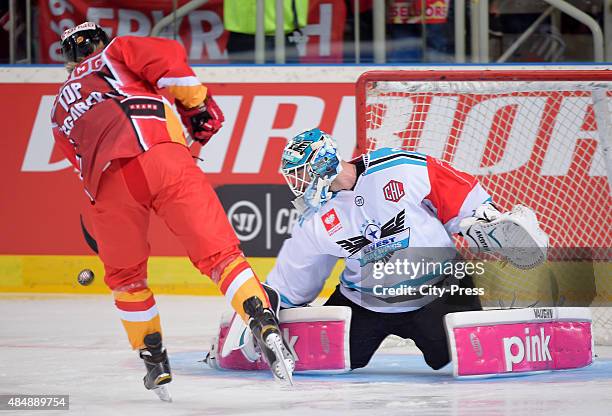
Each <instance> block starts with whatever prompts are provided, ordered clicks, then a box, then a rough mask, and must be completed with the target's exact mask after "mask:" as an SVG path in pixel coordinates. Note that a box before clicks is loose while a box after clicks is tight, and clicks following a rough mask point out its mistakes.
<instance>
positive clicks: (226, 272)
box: [217, 256, 270, 322]
mask: <svg viewBox="0 0 612 416" xmlns="http://www.w3.org/2000/svg"><path fill="white" fill-rule="evenodd" d="M217 285H218V286H219V289H220V290H221V293H223V295H224V296H225V298H226V299H227V300H228V301H229V302H230V304H231V305H232V308H233V309H234V310H235V311H236V313H238V315H240V317H242V319H243V320H244V321H245V322H246V321H248V319H249V316H248V315H247V314H246V312H245V311H244V308H243V306H242V305H243V303H244V301H245V300H247V299H248V298H250V297H252V296H257V297H258V298H259V299H261V302H262V303H263V306H264V308H269V307H270V300H269V299H268V295H266V292H265V291H264V289H263V287H262V286H261V283H260V282H259V279H257V277H256V276H255V273H254V272H253V269H251V266H250V265H249V263H248V262H247V261H246V259H245V258H244V257H242V256H239V257H236V258H235V259H233V260H232V261H231V262H229V263H228V264H227V265H226V266H225V267H224V268H223V271H222V272H221V274H220V278H219V281H218V282H217Z"/></svg>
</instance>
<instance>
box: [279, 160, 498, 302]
mask: <svg viewBox="0 0 612 416" xmlns="http://www.w3.org/2000/svg"><path fill="white" fill-rule="evenodd" d="M363 163H364V167H365V170H364V171H363V173H362V174H361V175H359V176H358V178H357V182H356V184H355V186H354V188H353V189H352V190H343V191H340V192H338V193H337V194H336V196H335V197H334V198H333V199H332V200H330V201H329V202H327V203H326V204H325V205H323V207H322V208H321V209H320V210H319V212H318V213H317V214H315V215H314V216H311V217H310V218H308V219H306V220H305V221H304V222H303V223H302V224H298V225H296V226H295V227H294V229H293V233H292V237H291V238H289V239H287V240H285V242H284V244H283V246H282V248H281V250H280V253H279V255H278V258H277V261H276V264H275V265H274V268H273V269H272V271H271V272H270V274H269V275H268V278H267V282H268V284H270V285H271V286H273V287H274V288H276V289H278V290H279V292H280V294H281V300H282V302H283V305H284V306H285V307H291V306H298V305H303V304H305V303H309V302H311V301H313V300H314V299H315V298H316V296H317V295H318V294H319V293H320V292H321V289H322V288H323V285H324V283H325V280H326V279H327V277H328V276H329V273H330V272H331V270H332V268H333V267H334V265H335V264H336V262H337V260H338V259H345V268H344V271H343V272H342V274H341V276H340V290H341V292H342V293H343V294H344V295H345V296H346V297H347V298H349V299H350V300H351V301H353V302H355V303H357V304H358V305H361V306H363V307H365V308H367V309H370V310H373V311H377V312H388V313H395V312H406V311H411V310H416V309H418V308H420V307H422V306H424V305H426V304H428V303H429V302H431V301H433V300H434V299H435V298H436V295H423V294H421V293H420V292H419V291H418V288H419V287H421V286H423V287H425V286H429V285H435V284H436V283H440V282H442V281H443V280H445V279H446V277H447V276H446V275H445V274H443V273H436V272H431V271H428V270H427V269H426V268H425V267H421V269H420V271H419V270H417V269H415V268H414V265H416V266H417V267H418V264H419V263H421V264H425V263H432V264H438V263H439V264H444V263H447V262H449V261H450V262H452V261H454V259H455V256H456V254H457V252H456V248H455V245H454V243H453V240H452V234H454V233H457V232H459V222H460V221H461V220H462V219H463V218H466V217H469V216H472V215H473V213H474V210H475V209H476V208H477V207H478V206H480V205H481V204H483V203H485V202H487V201H490V199H491V198H490V196H489V194H488V193H487V192H486V191H485V190H484V189H483V188H482V186H481V185H480V184H479V183H478V181H477V180H476V178H475V177H473V176H472V175H469V174H467V173H464V172H460V171H458V170H456V169H454V168H452V167H451V166H450V165H448V164H447V163H445V162H441V161H439V160H437V159H434V158H432V157H429V156H426V155H423V154H420V153H414V152H407V151H403V150H397V149H388V148H385V149H378V150H376V151H374V152H372V153H369V154H366V155H364V156H363ZM407 262H410V263H412V264H413V267H410V268H409V267H406V263H407ZM387 264H391V265H393V267H387V268H385V269H381V268H380V266H383V265H387ZM398 265H400V266H404V267H403V268H402V267H398ZM377 266H378V268H376V267H377ZM440 269H442V267H439V268H437V269H436V268H435V267H434V268H432V270H440ZM381 270H382V271H383V276H381ZM402 286H404V287H408V286H411V287H415V288H416V289H417V290H416V293H414V294H412V295H408V294H407V295H405V296H402V295H400V296H398V295H397V293H395V294H391V295H389V294H387V295H385V294H382V287H386V288H389V287H391V288H400V287H402Z"/></svg>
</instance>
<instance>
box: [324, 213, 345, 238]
mask: <svg viewBox="0 0 612 416" xmlns="http://www.w3.org/2000/svg"><path fill="white" fill-rule="evenodd" d="M321 221H323V226H324V227H325V229H326V230H327V234H329V235H333V234H334V233H336V232H337V231H339V230H340V229H341V228H342V224H340V219H339V218H338V214H336V210H335V209H333V208H332V209H331V210H329V211H327V212H326V213H325V214H323V216H322V217H321Z"/></svg>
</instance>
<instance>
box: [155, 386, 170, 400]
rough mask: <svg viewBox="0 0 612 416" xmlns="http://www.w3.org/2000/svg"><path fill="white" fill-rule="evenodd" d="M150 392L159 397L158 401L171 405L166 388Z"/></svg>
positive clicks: (160, 387)
mask: <svg viewBox="0 0 612 416" xmlns="http://www.w3.org/2000/svg"><path fill="white" fill-rule="evenodd" d="M152 390H153V392H154V393H155V394H157V397H159V400H161V401H162V402H166V403H172V396H171V395H170V392H169V391H168V389H167V388H166V386H159V387H156V388H154V389H152Z"/></svg>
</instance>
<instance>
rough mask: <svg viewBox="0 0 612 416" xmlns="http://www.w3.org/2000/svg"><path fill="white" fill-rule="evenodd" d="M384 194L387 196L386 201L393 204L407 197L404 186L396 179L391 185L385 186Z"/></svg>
mask: <svg viewBox="0 0 612 416" xmlns="http://www.w3.org/2000/svg"><path fill="white" fill-rule="evenodd" d="M383 193H384V195H385V199H386V200H387V201H392V202H397V201H399V200H400V199H402V197H403V196H404V195H406V193H405V192H404V184H403V183H401V182H398V181H396V180H394V179H392V180H390V181H389V183H387V184H386V185H385V187H384V188H383Z"/></svg>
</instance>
